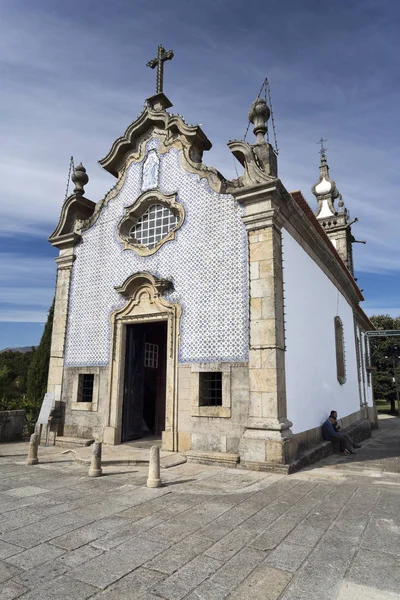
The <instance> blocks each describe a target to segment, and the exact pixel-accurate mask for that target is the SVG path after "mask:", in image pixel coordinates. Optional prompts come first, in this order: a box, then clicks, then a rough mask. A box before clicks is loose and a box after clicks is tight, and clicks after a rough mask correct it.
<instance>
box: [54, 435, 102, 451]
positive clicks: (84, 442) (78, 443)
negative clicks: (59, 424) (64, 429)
mask: <svg viewBox="0 0 400 600" xmlns="http://www.w3.org/2000/svg"><path fill="white" fill-rule="evenodd" d="M93 442H94V440H92V439H90V440H89V439H87V438H80V437H68V436H66V435H60V436H57V437H56V446H61V447H62V448H77V447H79V448H80V447H82V446H91V445H92V444H93Z"/></svg>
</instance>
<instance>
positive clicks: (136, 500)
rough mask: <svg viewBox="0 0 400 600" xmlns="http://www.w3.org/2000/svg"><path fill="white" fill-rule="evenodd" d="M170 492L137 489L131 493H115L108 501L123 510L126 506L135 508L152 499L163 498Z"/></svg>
mask: <svg viewBox="0 0 400 600" xmlns="http://www.w3.org/2000/svg"><path fill="white" fill-rule="evenodd" d="M170 493H171V490H168V489H167V488H165V487H164V488H162V487H161V488H155V489H150V488H137V489H135V490H132V491H131V492H125V491H123V492H121V491H119V492H115V493H114V494H113V495H112V496H111V498H110V500H111V501H112V503H117V504H120V505H121V506H122V508H121V509H120V510H123V507H124V506H126V507H128V506H137V505H138V504H141V503H142V502H147V501H148V500H152V499H153V498H157V497H158V496H164V495H165V494H170Z"/></svg>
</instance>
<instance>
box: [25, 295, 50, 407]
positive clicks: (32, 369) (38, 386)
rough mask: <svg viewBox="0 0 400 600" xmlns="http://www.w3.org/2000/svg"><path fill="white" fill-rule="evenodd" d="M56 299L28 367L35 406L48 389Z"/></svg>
mask: <svg viewBox="0 0 400 600" xmlns="http://www.w3.org/2000/svg"><path fill="white" fill-rule="evenodd" d="M53 316H54V300H53V304H52V305H51V308H50V310H49V314H48V316H47V322H46V325H45V328H44V331H43V335H42V339H41V340H40V344H39V347H38V348H37V350H36V352H35V353H34V355H33V357H32V361H31V363H30V365H29V369H28V381H27V396H28V401H29V403H30V404H32V405H33V406H38V407H40V406H41V403H42V400H43V397H44V395H45V393H46V390H47V377H48V373H49V363H50V346H51V333H52V330H53Z"/></svg>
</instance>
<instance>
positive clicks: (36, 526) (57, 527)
mask: <svg viewBox="0 0 400 600" xmlns="http://www.w3.org/2000/svg"><path fill="white" fill-rule="evenodd" d="M63 517H65V518H63ZM92 519H94V518H93V517H92ZM63 523H65V524H64V525H63ZM82 525H86V519H83V518H82V519H79V517H76V516H75V517H74V516H72V515H71V513H68V516H67V515H66V514H62V515H58V516H57V517H52V518H50V519H43V520H41V521H37V522H35V523H32V524H30V525H27V526H24V527H20V528H19V529H15V530H13V531H9V532H7V533H5V534H2V535H1V536H0V538H1V541H5V542H9V543H11V544H16V545H17V546H23V547H24V548H33V546H36V545H38V544H40V543H43V542H48V541H49V540H51V539H52V538H56V537H59V536H60V535H63V534H64V533H69V532H70V531H73V530H74V529H78V528H79V527H82Z"/></svg>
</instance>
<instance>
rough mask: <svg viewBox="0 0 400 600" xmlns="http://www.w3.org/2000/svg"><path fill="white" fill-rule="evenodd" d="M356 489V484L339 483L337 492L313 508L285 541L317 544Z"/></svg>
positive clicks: (302, 544)
mask: <svg viewBox="0 0 400 600" xmlns="http://www.w3.org/2000/svg"><path fill="white" fill-rule="evenodd" d="M355 490H356V487H355V486H349V485H346V486H345V485H342V486H341V485H338V486H337V488H336V490H335V493H334V494H331V495H330V496H329V497H328V498H327V499H326V500H325V501H324V502H323V503H322V504H320V505H318V506H317V507H316V508H315V509H314V510H312V511H311V513H310V514H309V515H308V516H307V517H306V518H305V519H304V520H303V521H302V522H301V523H300V524H299V525H298V526H297V527H296V528H295V529H294V530H293V531H292V532H291V533H290V534H289V535H288V536H287V538H286V540H285V541H286V542H287V543H289V544H299V545H300V546H310V547H313V546H315V545H316V544H317V543H318V541H319V540H320V539H321V537H322V536H323V535H324V533H325V531H326V530H327V529H328V528H329V527H330V525H331V524H332V523H333V521H334V520H335V519H336V517H337V515H338V514H339V512H340V510H341V509H342V508H343V506H344V505H345V504H346V502H347V500H348V499H349V498H350V496H351V495H352V494H353V493H354V492H355Z"/></svg>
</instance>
